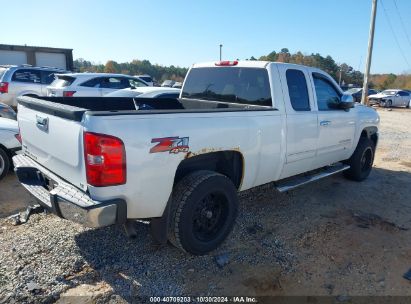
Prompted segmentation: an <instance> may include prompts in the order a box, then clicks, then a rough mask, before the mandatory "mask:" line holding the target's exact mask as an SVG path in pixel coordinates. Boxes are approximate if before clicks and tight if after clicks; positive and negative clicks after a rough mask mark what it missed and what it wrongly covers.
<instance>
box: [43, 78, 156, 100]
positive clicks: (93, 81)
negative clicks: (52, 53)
mask: <svg viewBox="0 0 411 304" xmlns="http://www.w3.org/2000/svg"><path fill="white" fill-rule="evenodd" d="M56 76H57V78H56V80H55V81H53V83H52V84H51V85H50V86H48V87H47V96H51V97H74V96H75V97H101V96H104V95H107V94H108V93H111V92H114V91H117V90H121V89H125V88H138V87H147V86H148V84H147V83H146V82H145V81H143V80H141V79H140V78H138V77H133V76H128V75H123V74H108V73H70V74H62V75H60V74H57V75H56Z"/></svg>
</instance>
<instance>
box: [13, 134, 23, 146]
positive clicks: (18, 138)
mask: <svg viewBox="0 0 411 304" xmlns="http://www.w3.org/2000/svg"><path fill="white" fill-rule="evenodd" d="M14 137H15V138H16V139H17V140H18V141H19V143H20V144H21V143H22V142H21V134H20V132H19V133H18V134H15V135H14Z"/></svg>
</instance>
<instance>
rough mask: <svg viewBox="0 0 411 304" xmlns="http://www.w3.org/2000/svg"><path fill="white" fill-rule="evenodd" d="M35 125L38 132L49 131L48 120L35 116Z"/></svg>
mask: <svg viewBox="0 0 411 304" xmlns="http://www.w3.org/2000/svg"><path fill="white" fill-rule="evenodd" d="M36 125H37V127H38V128H39V129H40V130H42V131H45V132H47V131H48V130H49V118H48V117H41V116H39V115H36Z"/></svg>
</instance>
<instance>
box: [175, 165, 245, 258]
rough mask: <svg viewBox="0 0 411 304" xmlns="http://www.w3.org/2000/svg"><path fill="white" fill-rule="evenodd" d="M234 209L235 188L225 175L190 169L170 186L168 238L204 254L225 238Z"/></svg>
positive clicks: (189, 250)
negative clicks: (189, 171) (176, 182)
mask: <svg viewBox="0 0 411 304" xmlns="http://www.w3.org/2000/svg"><path fill="white" fill-rule="evenodd" d="M237 213H238V195H237V189H236V187H235V186H234V184H233V183H232V181H231V180H230V179H229V178H228V177H226V176H225V175H222V174H219V173H216V172H212V171H205V170H201V171H196V172H193V173H190V174H188V175H187V176H185V177H184V178H183V179H182V180H181V181H180V182H178V184H177V185H176V186H175V187H174V190H173V193H172V206H171V212H170V221H169V223H170V225H169V229H168V239H169V241H170V242H171V243H172V244H173V245H174V246H176V247H177V248H179V249H181V250H183V251H184V252H188V253H191V254H194V255H203V254H206V253H208V252H210V251H212V250H214V249H216V248H217V247H218V246H219V245H220V244H221V243H222V242H223V241H224V240H225V239H226V237H227V236H228V234H229V233H230V232H231V230H232V228H233V225H234V222H235V219H236V217H237Z"/></svg>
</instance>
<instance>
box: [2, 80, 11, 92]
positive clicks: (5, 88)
mask: <svg viewBox="0 0 411 304" xmlns="http://www.w3.org/2000/svg"><path fill="white" fill-rule="evenodd" d="M8 92H9V83H8V82H0V93H8Z"/></svg>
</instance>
